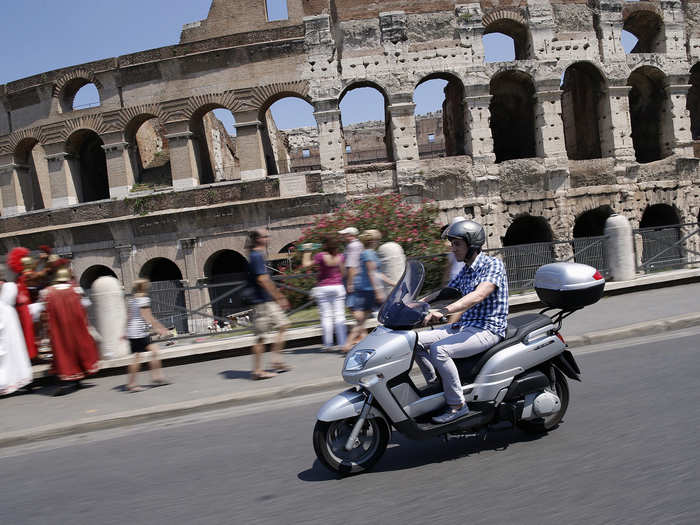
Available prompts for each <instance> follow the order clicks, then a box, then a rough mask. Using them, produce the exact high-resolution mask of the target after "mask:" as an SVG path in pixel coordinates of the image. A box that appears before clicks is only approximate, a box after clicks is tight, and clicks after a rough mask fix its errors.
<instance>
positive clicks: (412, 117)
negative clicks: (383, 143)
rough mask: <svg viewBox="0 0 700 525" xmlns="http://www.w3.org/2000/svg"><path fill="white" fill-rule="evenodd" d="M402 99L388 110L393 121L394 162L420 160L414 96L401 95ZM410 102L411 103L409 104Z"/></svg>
mask: <svg viewBox="0 0 700 525" xmlns="http://www.w3.org/2000/svg"><path fill="white" fill-rule="evenodd" d="M399 97H400V99H399V100H398V101H396V102H392V104H391V105H390V106H389V107H388V108H387V110H388V111H387V114H388V116H389V118H390V120H391V122H390V123H389V124H390V129H391V138H392V146H393V149H394V160H396V161H400V160H418V138H417V137H416V114H415V113H416V105H415V104H414V103H413V95H412V94H411V93H406V94H403V95H399ZM409 101H410V102H409Z"/></svg>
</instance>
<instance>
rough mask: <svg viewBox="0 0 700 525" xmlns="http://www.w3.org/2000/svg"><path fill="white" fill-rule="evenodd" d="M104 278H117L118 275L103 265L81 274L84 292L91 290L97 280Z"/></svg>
mask: <svg viewBox="0 0 700 525" xmlns="http://www.w3.org/2000/svg"><path fill="white" fill-rule="evenodd" d="M104 276H109V277H114V278H117V274H116V273H115V272H114V270H112V269H111V268H110V267H108V266H105V265H103V264H95V265H93V266H90V267H89V268H87V269H86V270H85V271H84V272H83V273H82V274H80V286H81V287H82V288H83V290H89V289H90V288H92V284H93V283H94V282H95V281H96V280H97V279H99V278H100V277H104Z"/></svg>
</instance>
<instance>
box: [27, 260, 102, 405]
mask: <svg viewBox="0 0 700 525" xmlns="http://www.w3.org/2000/svg"><path fill="white" fill-rule="evenodd" d="M71 281H72V276H71V272H70V270H69V269H68V268H61V269H59V270H58V271H57V272H56V275H55V276H54V280H53V284H52V285H51V286H48V287H46V288H44V289H43V290H42V291H41V292H40V294H39V297H40V298H41V300H42V301H43V304H44V306H45V309H46V314H47V316H46V317H47V320H48V324H49V330H48V332H49V341H50V342H51V350H52V352H53V370H54V371H55V373H56V374H57V375H58V378H59V379H60V380H61V381H62V385H61V386H60V387H59V388H58V389H57V390H56V391H55V392H54V394H53V395H55V396H61V395H64V394H67V393H69V392H70V391H71V390H74V389H77V388H80V387H81V386H82V385H81V383H80V381H81V380H82V379H84V378H85V376H86V375H90V374H94V373H95V372H97V371H98V370H99V368H100V367H99V364H98V352H97V345H96V344H95V340H94V339H93V338H92V336H91V335H90V332H89V331H88V319H87V312H86V311H85V308H86V307H87V306H89V305H90V300H89V299H87V297H85V295H84V294H83V291H82V289H81V288H80V287H78V286H75V285H73V284H72V282H71Z"/></svg>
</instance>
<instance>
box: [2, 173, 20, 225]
mask: <svg viewBox="0 0 700 525" xmlns="http://www.w3.org/2000/svg"><path fill="white" fill-rule="evenodd" d="M23 169H26V168H25V167H24V166H20V165H19V164H15V163H13V162H8V163H7V164H5V163H2V164H0V196H1V197H2V216H3V217H10V216H12V215H19V214H20V213H24V212H25V211H26V208H25V205H24V196H23V195H22V188H21V186H20V183H19V178H20V177H21V171H22V170H23Z"/></svg>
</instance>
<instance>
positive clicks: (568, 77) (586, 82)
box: [561, 63, 603, 160]
mask: <svg viewBox="0 0 700 525" xmlns="http://www.w3.org/2000/svg"><path fill="white" fill-rule="evenodd" d="M562 91H563V93H562V96H561V106H562V120H563V121H564V138H565V141H566V153H567V155H568V156H569V158H570V159H572V160H585V159H598V158H600V157H601V147H600V131H599V129H600V118H601V115H600V111H599V105H600V100H601V97H602V96H603V79H602V77H601V76H600V73H599V72H598V70H597V69H596V68H595V67H594V66H593V65H591V64H586V63H579V64H574V65H572V66H570V67H569V68H568V69H567V70H566V73H565V74H564V84H563V86H562Z"/></svg>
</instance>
